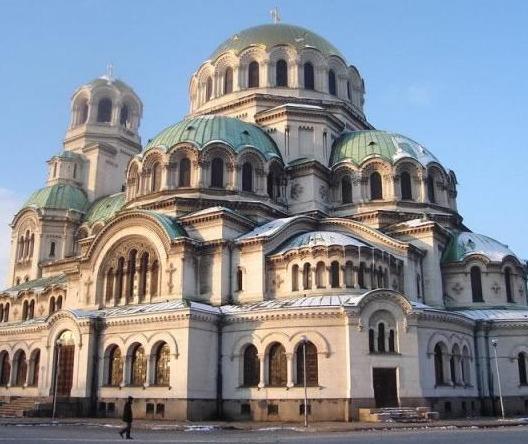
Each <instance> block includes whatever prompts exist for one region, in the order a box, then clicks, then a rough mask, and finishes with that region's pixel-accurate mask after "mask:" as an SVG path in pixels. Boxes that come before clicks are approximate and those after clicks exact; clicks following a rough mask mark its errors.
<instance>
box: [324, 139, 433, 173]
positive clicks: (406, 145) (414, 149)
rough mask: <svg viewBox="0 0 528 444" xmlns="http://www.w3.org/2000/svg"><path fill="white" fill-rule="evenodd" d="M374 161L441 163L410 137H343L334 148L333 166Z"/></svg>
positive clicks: (331, 157)
mask: <svg viewBox="0 0 528 444" xmlns="http://www.w3.org/2000/svg"><path fill="white" fill-rule="evenodd" d="M370 157H381V158H383V159H385V160H387V161H389V162H390V163H395V162H396V161H398V160H399V159H402V158H404V157H410V158H412V159H415V160H417V161H418V162H420V163H421V164H422V165H423V166H426V165H427V164H429V163H431V162H438V159H437V158H436V157H435V156H433V155H432V154H431V153H430V152H429V151H428V150H427V149H426V148H425V147H424V146H422V145H420V144H419V143H417V142H415V141H414V140H412V139H409V138H408V137H405V136H402V135H400V134H396V133H390V132H386V131H377V130H368V131H353V132H346V133H343V134H342V135H341V136H340V137H339V138H338V139H337V140H336V141H335V142H334V145H333V147H332V155H331V156H330V166H333V165H335V164H337V163H339V162H341V161H343V160H351V161H352V162H354V163H355V164H357V165H360V164H361V163H362V162H363V161H365V160H367V159H368V158H370Z"/></svg>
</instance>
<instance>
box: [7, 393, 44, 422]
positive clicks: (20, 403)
mask: <svg viewBox="0 0 528 444" xmlns="http://www.w3.org/2000/svg"><path fill="white" fill-rule="evenodd" d="M37 401H38V400H36V399H35V398H13V399H12V400H11V401H10V402H8V403H5V404H2V405H0V417H4V418H17V417H23V416H27V413H28V412H31V411H32V410H34V409H35V407H36V405H37Z"/></svg>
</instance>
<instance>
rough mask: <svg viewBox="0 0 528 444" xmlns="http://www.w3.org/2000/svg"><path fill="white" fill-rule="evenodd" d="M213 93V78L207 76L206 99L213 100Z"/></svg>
mask: <svg viewBox="0 0 528 444" xmlns="http://www.w3.org/2000/svg"><path fill="white" fill-rule="evenodd" d="M212 95H213V79H212V78H211V77H207V80H206V82H205V101H206V102H208V101H209V100H211V96H212Z"/></svg>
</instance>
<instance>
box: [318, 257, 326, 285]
mask: <svg viewBox="0 0 528 444" xmlns="http://www.w3.org/2000/svg"><path fill="white" fill-rule="evenodd" d="M325 273H326V265H325V263H324V262H317V265H316V266H315V287H316V288H325V287H326V284H325Z"/></svg>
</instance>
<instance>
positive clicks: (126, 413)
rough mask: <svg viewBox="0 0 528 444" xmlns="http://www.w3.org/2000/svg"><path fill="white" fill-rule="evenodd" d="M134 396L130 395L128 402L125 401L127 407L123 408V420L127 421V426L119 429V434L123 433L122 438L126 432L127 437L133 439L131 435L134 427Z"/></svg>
mask: <svg viewBox="0 0 528 444" xmlns="http://www.w3.org/2000/svg"><path fill="white" fill-rule="evenodd" d="M133 400H134V398H132V396H129V397H128V400H127V402H125V408H124V409H123V422H125V423H126V426H125V427H124V428H123V429H121V430H120V431H119V434H120V435H121V438H123V434H126V435H125V436H126V439H132V437H131V436H130V429H131V428H132V420H133V417H132V401H133Z"/></svg>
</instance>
